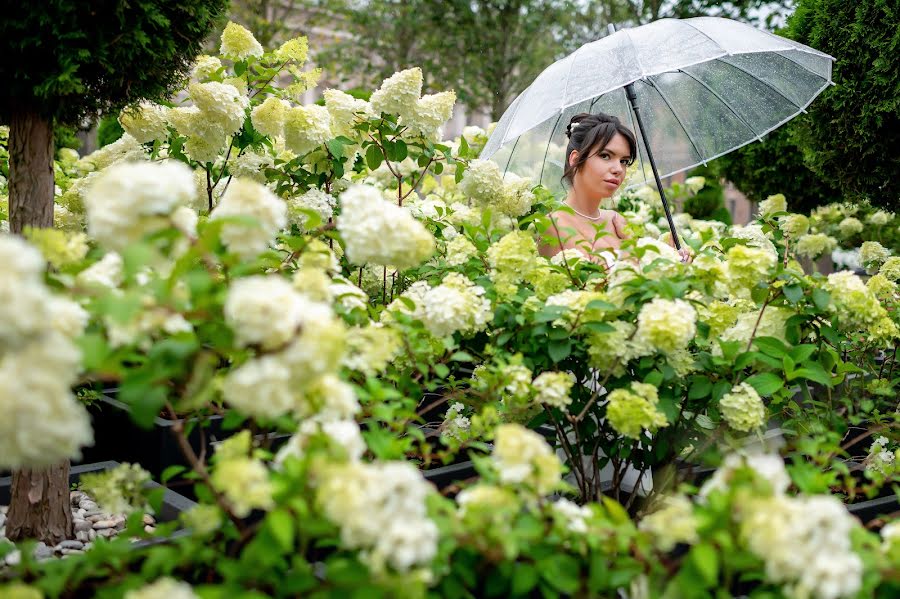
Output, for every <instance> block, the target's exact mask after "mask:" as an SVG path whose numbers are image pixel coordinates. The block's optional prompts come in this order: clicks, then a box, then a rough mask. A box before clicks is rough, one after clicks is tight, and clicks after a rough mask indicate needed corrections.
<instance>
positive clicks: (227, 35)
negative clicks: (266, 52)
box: [219, 21, 263, 60]
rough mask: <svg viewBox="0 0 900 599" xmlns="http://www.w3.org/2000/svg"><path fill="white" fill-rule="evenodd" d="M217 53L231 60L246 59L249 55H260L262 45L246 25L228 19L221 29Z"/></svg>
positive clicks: (261, 53)
mask: <svg viewBox="0 0 900 599" xmlns="http://www.w3.org/2000/svg"><path fill="white" fill-rule="evenodd" d="M219 53H220V54H221V55H222V56H225V57H226V58H230V59H232V60H246V59H247V58H250V57H251V56H254V57H256V58H259V57H260V56H262V55H263V47H262V44H260V43H259V42H258V41H256V38H255V37H253V34H252V33H250V31H248V30H247V28H246V27H242V26H241V25H238V24H237V23H235V22H233V21H229V23H228V25H226V26H225V29H224V30H223V31H222V44H221V45H220V46H219Z"/></svg>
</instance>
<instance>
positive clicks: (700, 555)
mask: <svg viewBox="0 0 900 599" xmlns="http://www.w3.org/2000/svg"><path fill="white" fill-rule="evenodd" d="M689 559H690V562H691V564H693V566H694V567H695V568H696V569H697V571H698V572H699V573H700V575H701V576H702V577H703V580H704V582H705V583H706V586H707V587H712V586H715V585H716V582H717V581H718V579H719V554H718V552H717V551H716V550H715V548H714V547H713V546H712V545H710V544H708V543H700V544H699V545H695V546H694V547H693V549H691V553H690V556H689Z"/></svg>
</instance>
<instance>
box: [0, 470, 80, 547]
mask: <svg viewBox="0 0 900 599" xmlns="http://www.w3.org/2000/svg"><path fill="white" fill-rule="evenodd" d="M11 491H12V497H11V500H10V505H9V511H8V512H7V514H6V537H7V538H8V539H9V540H10V541H13V542H16V541H21V540H22V539H37V540H38V541H43V542H44V543H45V544H46V545H48V546H50V547H52V546H54V545H56V544H58V543H59V542H60V541H64V540H66V539H71V538H74V536H75V531H74V528H73V525H72V505H71V503H70V501H69V461H68V460H66V461H65V462H62V463H60V464H55V465H53V466H49V467H47V468H41V469H39V468H22V469H21V470H16V471H14V472H13V476H12V489H11Z"/></svg>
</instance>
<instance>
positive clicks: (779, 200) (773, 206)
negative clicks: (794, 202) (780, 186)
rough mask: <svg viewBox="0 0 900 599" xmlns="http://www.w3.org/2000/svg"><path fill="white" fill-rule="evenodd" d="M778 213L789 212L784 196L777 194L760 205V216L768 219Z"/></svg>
mask: <svg viewBox="0 0 900 599" xmlns="http://www.w3.org/2000/svg"><path fill="white" fill-rule="evenodd" d="M776 212H787V200H786V199H785V197H784V194H781V193H776V194H775V195H771V196H769V197H767V198H766V199H765V200H763V201H762V202H760V203H759V215H760V217H762V218H766V217H768V216H770V215H772V214H774V213H776Z"/></svg>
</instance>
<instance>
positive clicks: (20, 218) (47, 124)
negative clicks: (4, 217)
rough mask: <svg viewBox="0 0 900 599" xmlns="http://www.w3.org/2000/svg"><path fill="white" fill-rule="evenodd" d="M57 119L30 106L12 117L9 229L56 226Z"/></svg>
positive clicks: (13, 112)
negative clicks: (55, 164)
mask: <svg viewBox="0 0 900 599" xmlns="http://www.w3.org/2000/svg"><path fill="white" fill-rule="evenodd" d="M53 189H54V182H53V121H52V120H51V119H48V118H46V117H44V116H42V115H41V114H39V113H37V112H34V111H32V110H28V109H20V110H13V111H12V114H10V121H9V229H10V231H11V232H13V233H21V232H22V230H23V229H24V228H25V227H52V226H53Z"/></svg>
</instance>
